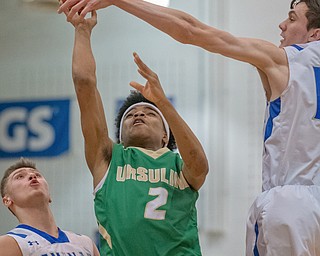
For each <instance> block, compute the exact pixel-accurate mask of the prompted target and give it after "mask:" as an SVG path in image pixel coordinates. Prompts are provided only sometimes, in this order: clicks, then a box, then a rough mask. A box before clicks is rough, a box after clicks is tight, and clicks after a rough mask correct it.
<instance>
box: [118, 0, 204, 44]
mask: <svg viewBox="0 0 320 256" xmlns="http://www.w3.org/2000/svg"><path fill="white" fill-rule="evenodd" d="M113 4H114V5H115V6H117V7H118V8H120V9H122V10H124V11H126V12H128V13H131V14H132V15H134V16H136V17H138V18H140V19H141V20H144V21H145V22H147V23H149V24H150V25H152V26H154V27H155V28H157V29H159V30H161V31H162V32H164V33H166V34H168V35H169V36H171V37H172V38H174V39H175V40H177V41H179V42H181V43H184V44H195V42H194V41H193V40H194V39H195V37H194V36H193V33H194V31H196V30H197V29H198V28H201V27H202V26H204V24H202V23H201V22H200V21H198V20H196V19H195V18H193V17H192V16H191V15H189V14H187V13H184V12H182V11H179V10H175V9H170V8H165V7H162V6H159V5H154V4H151V3H148V2H145V1H142V0H116V1H114V2H113Z"/></svg>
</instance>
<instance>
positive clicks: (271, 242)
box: [58, 0, 320, 256]
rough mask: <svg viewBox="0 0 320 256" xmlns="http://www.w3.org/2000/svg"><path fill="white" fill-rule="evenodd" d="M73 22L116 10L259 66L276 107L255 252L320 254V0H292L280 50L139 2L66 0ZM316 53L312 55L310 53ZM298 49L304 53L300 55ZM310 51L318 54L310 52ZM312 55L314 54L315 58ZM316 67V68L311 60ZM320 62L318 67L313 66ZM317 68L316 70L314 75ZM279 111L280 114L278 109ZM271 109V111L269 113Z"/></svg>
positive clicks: (255, 223)
mask: <svg viewBox="0 0 320 256" xmlns="http://www.w3.org/2000/svg"><path fill="white" fill-rule="evenodd" d="M61 1H62V2H63V3H61V5H60V8H59V10H58V11H59V12H66V11H68V20H70V19H71V18H72V16H73V15H75V14H77V13H79V12H80V16H82V17H84V16H85V15H86V13H87V12H89V11H92V10H97V9H101V8H105V7H108V6H111V5H114V6H116V7H118V8H120V9H122V10H124V11H126V12H129V13H131V14H132V15H135V16H137V17H138V18H140V19H142V20H144V21H146V22H148V23H149V24H151V25H152V26H154V27H156V28H158V29H159V30H161V31H163V32H165V33H167V34H168V35H170V36H171V37H173V38H174V39H176V40H177V41H179V42H181V43H184V44H192V45H196V46H199V47H202V48H203V49H206V50H207V51H210V52H212V53H218V54H221V55H224V56H226V57H229V58H233V59H236V60H239V61H243V62H247V63H250V64H251V65H253V66H255V67H256V68H257V70H258V72H259V75H260V77H261V81H262V84H263V87H264V89H265V94H266V99H267V101H268V104H269V106H270V107H271V108H270V110H271V112H268V113H270V114H271V118H270V119H269V116H268V118H267V123H268V125H267V129H266V134H267V135H268V137H266V140H265V148H264V157H263V161H264V163H263V189H264V190H265V191H264V192H263V193H262V194H261V196H259V197H258V198H257V200H256V201H255V203H254V204H253V207H252V208H251V210H250V215H249V221H248V226H247V252H246V254H247V255H248V256H250V255H268V256H271V255H273V256H281V255H286V256H289V255H290V256H302V255H308V256H310V255H313V256H315V255H317V256H319V255H320V242H319V241H320V234H319V230H320V226H319V223H320V217H319V213H320V208H319V197H320V194H319V185H320V184H319V182H320V181H319V163H320V143H319V141H320V138H319V137H320V133H319V131H318V129H319V125H320V124H319V120H318V119H319V116H318V105H319V104H318V102H317V99H318V98H319V72H318V67H319V63H318V60H319V56H318V53H316V52H319V51H320V46H319V44H318V43H311V44H310V45H308V47H306V46H301V47H302V48H306V49H305V50H301V51H299V47H296V49H294V48H292V47H288V48H285V49H284V47H286V46H290V45H293V44H306V43H310V42H315V41H318V40H319V39H320V0H293V1H292V2H291V5H290V11H289V13H288V18H287V19H286V20H285V21H283V22H282V23H281V24H280V25H279V27H280V29H281V36H282V40H281V42H280V47H278V46H276V45H274V44H272V43H270V42H267V41H265V40H260V39H254V38H241V37H235V36H233V35H232V34H230V33H228V32H226V31H222V30H219V29H217V28H214V27H211V26H208V25H206V24H204V23H202V22H200V21H199V20H197V19H195V18H194V17H192V16H191V15H189V14H187V13H184V12H182V11H179V10H174V9H171V8H165V7H162V6H158V5H155V4H152V3H148V2H146V1H141V0H61ZM312 49H313V50H312ZM298 51H299V53H298ZM311 52H313V53H311ZM310 54H311V55H312V54H314V55H313V57H311V55H310ZM310 61H311V62H312V63H311V62H310ZM313 65H315V66H313ZM312 67H314V68H313V70H312ZM277 109H278V110H281V112H279V111H278V112H277ZM268 111H269V109H268Z"/></svg>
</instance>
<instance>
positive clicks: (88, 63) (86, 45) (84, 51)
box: [72, 26, 96, 87]
mask: <svg viewBox="0 0 320 256" xmlns="http://www.w3.org/2000/svg"><path fill="white" fill-rule="evenodd" d="M90 36H91V31H89V30H88V29H85V28H82V27H81V26H79V27H76V28H75V40H74V48H73V56H72V78H73V81H74V84H75V86H76V87H78V86H81V85H95V84H96V74H95V73H96V63H95V60H94V57H93V53H92V49H91V40H90Z"/></svg>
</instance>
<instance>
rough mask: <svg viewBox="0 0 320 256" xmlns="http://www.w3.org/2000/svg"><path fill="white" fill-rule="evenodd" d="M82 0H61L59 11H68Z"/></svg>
mask: <svg viewBox="0 0 320 256" xmlns="http://www.w3.org/2000/svg"><path fill="white" fill-rule="evenodd" d="M79 1H80V0H68V1H67V0H59V4H60V6H59V8H58V13H62V12H66V11H68V10H69V9H70V7H71V6H74V5H75V4H76V3H77V2H79Z"/></svg>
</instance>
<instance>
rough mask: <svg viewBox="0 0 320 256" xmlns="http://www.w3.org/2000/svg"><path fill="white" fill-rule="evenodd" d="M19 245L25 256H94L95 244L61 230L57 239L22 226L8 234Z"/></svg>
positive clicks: (87, 238) (82, 236) (88, 239)
mask: <svg viewBox="0 0 320 256" xmlns="http://www.w3.org/2000/svg"><path fill="white" fill-rule="evenodd" d="M7 235H8V236H11V237H13V238H14V239H15V240H16V242H17V243H18V245H19V247H20V249H21V252H22V255H23V256H93V255H94V251H93V242H92V240H91V239H90V238H89V237H87V236H85V235H78V234H75V233H73V232H69V231H62V230H61V229H59V236H58V237H57V238H55V237H53V236H51V235H49V234H47V233H45V232H43V231H41V230H38V229H36V228H33V227H31V226H28V225H25V224H20V225H18V226H17V227H16V228H14V229H12V230H11V231H9V232H8V233H7Z"/></svg>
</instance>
